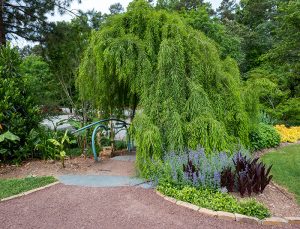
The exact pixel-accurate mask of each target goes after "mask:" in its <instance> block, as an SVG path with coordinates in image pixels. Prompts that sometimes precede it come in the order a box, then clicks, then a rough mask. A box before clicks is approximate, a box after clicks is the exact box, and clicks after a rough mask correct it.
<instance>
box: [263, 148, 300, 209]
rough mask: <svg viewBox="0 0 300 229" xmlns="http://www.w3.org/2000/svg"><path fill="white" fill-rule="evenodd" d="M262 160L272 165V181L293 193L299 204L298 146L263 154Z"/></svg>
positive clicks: (299, 169) (299, 160)
mask: <svg viewBox="0 0 300 229" xmlns="http://www.w3.org/2000/svg"><path fill="white" fill-rule="evenodd" d="M262 160H263V161H264V162H266V163H267V164H269V165H270V164H273V168H272V170H271V173H272V174H273V179H274V181H275V182H276V183H278V184H280V185H282V186H284V187H286V188H287V189H288V190H289V191H290V192H292V193H294V194H295V195H296V198H297V201H298V203H299V204H300V145H290V146H286V147H282V148H280V149H278V150H276V151H273V152H270V153H267V154H265V155H264V156H263V157H262Z"/></svg>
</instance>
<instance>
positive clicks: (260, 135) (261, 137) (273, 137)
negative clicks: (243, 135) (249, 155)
mask: <svg viewBox="0 0 300 229" xmlns="http://www.w3.org/2000/svg"><path fill="white" fill-rule="evenodd" d="M250 143H251V147H252V149H253V150H260V149H265V148H271V147H276V146H278V145H279V144H280V135H279V134H278V132H277V131H276V129H275V128H274V127H273V126H270V125H267V124H264V123H259V124H258V125H256V126H255V127H254V128H253V130H252V131H251V132H250Z"/></svg>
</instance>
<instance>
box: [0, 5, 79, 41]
mask: <svg viewBox="0 0 300 229" xmlns="http://www.w3.org/2000/svg"><path fill="white" fill-rule="evenodd" d="M72 1H73V0H18V1H14V0H0V45H3V44H5V43H6V39H11V38H12V37H14V36H16V35H17V36H20V37H22V38H25V39H26V40H31V41H41V39H42V37H41V34H42V31H45V30H47V29H48V22H47V14H53V13H54V12H55V9H58V11H59V12H60V13H64V12H65V11H66V10H67V9H66V7H68V6H69V5H70V3H71V2H72ZM79 2H80V1H79Z"/></svg>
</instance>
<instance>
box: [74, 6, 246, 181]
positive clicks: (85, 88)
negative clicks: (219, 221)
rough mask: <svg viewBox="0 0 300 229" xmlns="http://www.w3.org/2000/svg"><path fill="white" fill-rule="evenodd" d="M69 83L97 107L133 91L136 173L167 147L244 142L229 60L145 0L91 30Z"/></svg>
mask: <svg viewBox="0 0 300 229" xmlns="http://www.w3.org/2000/svg"><path fill="white" fill-rule="evenodd" d="M77 85H78V88H79V92H80V96H81V97H82V98H83V99H90V100H91V101H92V102H93V103H94V104H95V105H97V108H98V109H99V110H101V111H102V110H107V109H109V108H111V109H114V108H115V109H128V101H129V99H130V98H132V97H133V96H134V95H135V96H137V97H138V101H139V103H138V105H139V107H140V111H141V112H139V113H138V114H137V115H136V116H135V117H134V119H133V126H132V129H131V130H132V132H133V134H134V136H135V140H136V141H135V142H136V145H137V165H138V168H139V169H140V172H141V173H142V175H144V176H147V175H148V172H149V166H150V164H153V161H152V159H154V160H155V159H159V158H162V156H163V154H164V153H166V154H167V153H169V152H170V151H176V152H178V153H183V149H184V148H186V147H189V148H193V149H196V148H197V146H199V145H201V146H203V147H204V148H206V149H207V152H210V153H213V152H214V150H230V149H232V148H234V147H235V146H234V142H235V143H238V142H240V143H241V144H243V145H247V144H248V141H249V138H248V130H249V129H248V126H249V125H248V123H249V120H248V115H247V113H246V111H245V106H244V103H243V101H242V98H241V91H240V79H239V71H238V68H237V64H236V63H235V61H234V60H232V59H231V58H226V59H225V60H221V59H220V57H219V52H218V51H217V49H216V47H215V45H214V42H213V41H212V40H211V39H209V38H207V37H206V36H205V35H204V34H203V33H202V32H199V31H198V30H195V29H193V28H192V27H191V26H188V25H187V24H186V23H185V22H184V20H183V19H182V18H181V17H179V16H178V14H177V13H174V12H173V13H172V12H170V13H167V12H166V11H165V10H162V11H155V10H154V9H153V8H152V7H151V6H150V5H149V4H148V3H147V1H145V0H135V1H133V2H132V3H131V4H130V5H129V6H128V12H127V13H125V14H122V15H120V16H117V17H116V16H115V17H110V18H109V19H108V21H107V23H105V25H104V26H103V28H102V29H101V30H100V31H97V32H95V33H92V37H91V40H90V43H89V45H88V46H87V49H86V51H85V54H84V57H83V59H82V62H81V64H80V69H79V76H78V78H77ZM124 101H125V102H124ZM130 105H131V104H130ZM237 139H239V140H237ZM231 147H232V148H231Z"/></svg>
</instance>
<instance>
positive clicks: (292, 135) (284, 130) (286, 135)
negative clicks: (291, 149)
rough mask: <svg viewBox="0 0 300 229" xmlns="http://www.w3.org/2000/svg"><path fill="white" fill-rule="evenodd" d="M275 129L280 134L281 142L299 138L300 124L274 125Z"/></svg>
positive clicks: (294, 140)
mask: <svg viewBox="0 0 300 229" xmlns="http://www.w3.org/2000/svg"><path fill="white" fill-rule="evenodd" d="M275 129H276V130H277V131H278V133H279V134H280V139H281V142H297V141H299V140H300V126H293V127H289V128H288V127H286V126H285V125H276V126H275Z"/></svg>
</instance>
